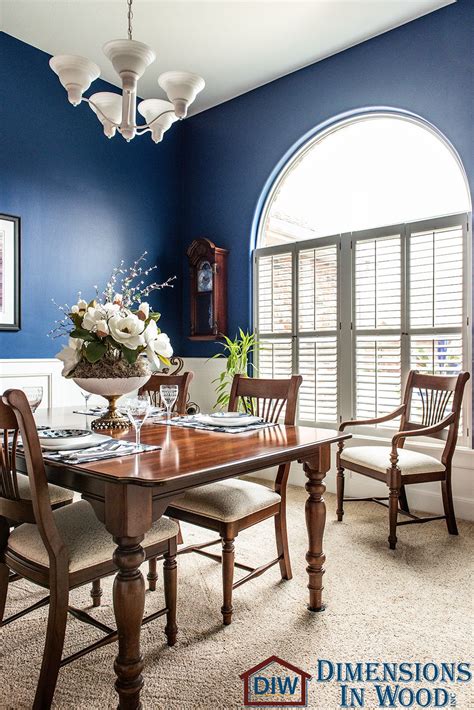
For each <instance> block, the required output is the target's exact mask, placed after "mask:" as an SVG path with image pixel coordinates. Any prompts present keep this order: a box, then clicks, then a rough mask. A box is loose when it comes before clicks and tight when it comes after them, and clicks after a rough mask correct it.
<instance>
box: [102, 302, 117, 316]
mask: <svg viewBox="0 0 474 710" xmlns="http://www.w3.org/2000/svg"><path fill="white" fill-rule="evenodd" d="M102 308H103V309H104V312H105V315H106V316H107V318H109V317H110V316H113V315H114V314H115V313H118V312H119V311H120V306H119V305H118V303H110V301H109V302H108V303H104V304H103V306H102Z"/></svg>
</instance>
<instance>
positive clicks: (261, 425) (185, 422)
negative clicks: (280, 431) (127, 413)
mask: <svg viewBox="0 0 474 710" xmlns="http://www.w3.org/2000/svg"><path fill="white" fill-rule="evenodd" d="M204 416H205V415H200V414H195V415H191V416H186V417H173V418H172V419H170V420H167V421H165V422H163V423H164V424H169V425H170V426H179V427H187V428H189V429H202V430H204V431H217V432H221V433H224V434H244V433H245V432H250V431H256V430H259V429H268V428H269V427H274V426H277V425H276V424H273V422H265V421H263V420H262V419H260V420H258V421H257V422H254V423H253V424H249V425H248V426H224V425H221V424H208V420H209V419H210V418H209V417H206V418H205V419H204Z"/></svg>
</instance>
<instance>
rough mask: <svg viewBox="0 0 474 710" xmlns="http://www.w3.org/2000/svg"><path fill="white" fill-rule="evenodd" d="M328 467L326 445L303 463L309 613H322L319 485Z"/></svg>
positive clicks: (322, 507) (322, 506) (322, 520)
mask: <svg viewBox="0 0 474 710" xmlns="http://www.w3.org/2000/svg"><path fill="white" fill-rule="evenodd" d="M330 465H331V449H330V446H329V444H327V445H323V446H321V448H320V449H319V456H317V457H314V458H312V459H309V460H307V461H303V470H304V472H305V474H306V478H307V479H308V480H307V482H306V485H305V488H306V491H307V493H308V499H307V501H306V507H305V513H306V528H307V531H308V552H307V553H306V561H307V563H308V566H307V568H306V571H307V573H308V577H309V581H308V589H309V604H308V609H309V610H310V611H324V609H325V607H324V604H323V602H322V593H323V589H324V587H323V574H324V563H325V561H326V557H325V555H324V552H323V536H324V526H325V524H326V504H325V502H324V498H323V493H324V491H325V490H326V486H325V485H324V483H323V480H324V477H325V476H326V473H327V472H328V471H329V468H330Z"/></svg>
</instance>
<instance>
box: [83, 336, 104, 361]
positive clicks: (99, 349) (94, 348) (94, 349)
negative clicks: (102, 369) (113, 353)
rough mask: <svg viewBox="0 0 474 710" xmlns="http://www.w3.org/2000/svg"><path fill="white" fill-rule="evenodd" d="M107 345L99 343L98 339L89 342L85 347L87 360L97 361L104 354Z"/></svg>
mask: <svg viewBox="0 0 474 710" xmlns="http://www.w3.org/2000/svg"><path fill="white" fill-rule="evenodd" d="M106 350H107V346H106V345H105V343H100V342H99V341H98V340H96V341H94V342H92V343H89V344H88V345H87V346H86V348H85V356H86V360H87V361H88V362H91V363H94V362H98V361H99V360H100V358H101V357H102V356H103V355H105V352H106Z"/></svg>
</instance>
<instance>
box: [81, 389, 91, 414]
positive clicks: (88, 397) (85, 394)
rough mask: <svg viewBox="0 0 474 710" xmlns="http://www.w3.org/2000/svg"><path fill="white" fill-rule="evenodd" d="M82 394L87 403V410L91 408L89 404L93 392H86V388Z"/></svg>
mask: <svg viewBox="0 0 474 710" xmlns="http://www.w3.org/2000/svg"><path fill="white" fill-rule="evenodd" d="M81 394H82V396H83V397H84V401H85V403H86V410H87V411H88V410H89V407H88V406H87V404H88V402H89V400H90V398H91V397H92V394H91V393H90V392H85V391H84V390H81Z"/></svg>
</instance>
